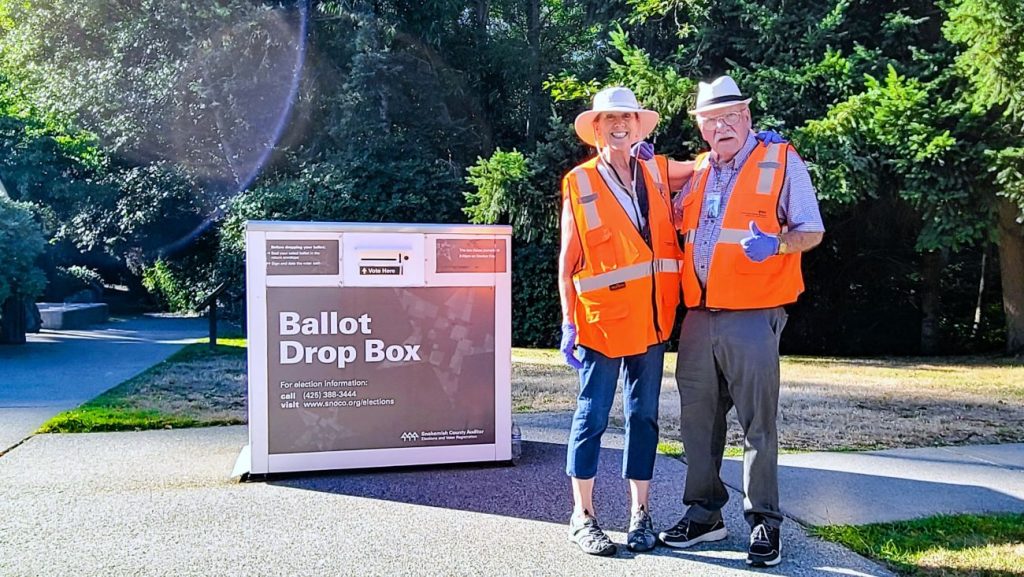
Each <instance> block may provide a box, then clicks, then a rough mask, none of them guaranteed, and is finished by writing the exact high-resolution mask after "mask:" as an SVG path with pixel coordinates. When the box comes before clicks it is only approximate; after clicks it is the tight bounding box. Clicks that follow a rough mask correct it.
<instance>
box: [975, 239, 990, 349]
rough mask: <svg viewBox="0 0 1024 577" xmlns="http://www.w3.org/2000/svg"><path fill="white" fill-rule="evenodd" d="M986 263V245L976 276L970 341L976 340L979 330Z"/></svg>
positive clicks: (982, 250) (983, 247)
mask: <svg viewBox="0 0 1024 577" xmlns="http://www.w3.org/2000/svg"><path fill="white" fill-rule="evenodd" d="M987 262H988V244H987V243H986V244H985V245H984V246H982V247H981V274H979V275H978V298H977V300H976V301H975V304H974V322H973V323H972V324H971V340H972V341H973V340H974V339H976V338H978V331H979V330H980V329H981V299H982V297H984V295H985V272H986V270H987V268H986V266H985V264H986V263H987Z"/></svg>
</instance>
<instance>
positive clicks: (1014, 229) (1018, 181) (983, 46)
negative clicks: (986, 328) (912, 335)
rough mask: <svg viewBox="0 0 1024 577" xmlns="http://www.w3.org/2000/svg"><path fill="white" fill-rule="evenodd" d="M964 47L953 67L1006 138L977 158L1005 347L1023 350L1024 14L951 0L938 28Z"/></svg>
mask: <svg viewBox="0 0 1024 577" xmlns="http://www.w3.org/2000/svg"><path fill="white" fill-rule="evenodd" d="M944 30H945V33H946V35H947V36H948V37H949V38H950V40H952V41H954V42H958V43H959V44H961V45H962V46H963V47H964V51H963V52H962V53H961V54H960V55H959V56H958V58H957V66H958V67H959V69H960V70H961V71H962V72H963V74H964V76H965V78H967V79H969V80H970V82H971V86H972V88H973V93H972V94H971V97H972V98H973V100H974V102H975V104H976V106H977V107H978V108H982V109H988V110H990V111H991V113H992V114H994V115H995V116H996V118H993V120H992V123H993V125H994V126H995V127H996V128H997V129H1001V130H1002V131H1003V134H1004V135H1005V136H1007V137H1009V138H1010V139H1011V140H1012V143H1010V144H1008V145H1003V146H1000V147H993V148H994V149H993V150H992V151H991V152H990V153H989V154H988V155H986V156H984V157H982V158H981V160H982V161H983V162H986V163H987V164H988V166H989V168H990V170H991V171H992V172H993V174H994V176H995V180H996V182H997V184H998V185H999V187H1000V188H999V191H998V201H997V206H998V220H997V223H998V224H997V227H998V243H999V264H1000V272H1001V274H1000V277H1001V279H1002V289H1003V309H1004V311H1005V313H1006V333H1007V334H1006V351H1007V353H1011V354H1014V353H1016V354H1021V353H1024V226H1022V223H1024V216H1022V211H1024V129H1022V128H1021V123H1022V121H1024V12H1022V11H1021V6H1020V3H1019V2H1017V1H1015V0H958V1H954V2H951V4H950V9H949V20H948V22H947V23H946V24H945V27H944Z"/></svg>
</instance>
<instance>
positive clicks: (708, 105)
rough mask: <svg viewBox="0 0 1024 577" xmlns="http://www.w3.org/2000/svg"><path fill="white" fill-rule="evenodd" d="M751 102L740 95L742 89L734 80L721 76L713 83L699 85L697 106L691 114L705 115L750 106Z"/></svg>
mask: <svg viewBox="0 0 1024 577" xmlns="http://www.w3.org/2000/svg"><path fill="white" fill-rule="evenodd" d="M750 100H751V99H750V98H744V97H743V95H742V94H740V88H739V86H736V82H735V81H734V80H733V79H732V78H729V77H728V76H719V77H718V78H716V79H714V80H712V81H711V82H701V83H700V84H698V85H697V106H695V107H694V109H693V110H691V111H690V114H703V113H705V112H711V111H714V110H718V109H719V108H726V107H728V106H734V105H736V104H750Z"/></svg>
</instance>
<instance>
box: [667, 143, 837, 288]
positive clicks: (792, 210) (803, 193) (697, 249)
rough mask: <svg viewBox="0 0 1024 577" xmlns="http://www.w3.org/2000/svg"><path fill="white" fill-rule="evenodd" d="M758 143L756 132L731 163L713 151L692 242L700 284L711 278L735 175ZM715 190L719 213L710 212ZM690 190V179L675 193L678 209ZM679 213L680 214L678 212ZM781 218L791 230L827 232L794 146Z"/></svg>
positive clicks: (784, 185)
mask: <svg viewBox="0 0 1024 577" xmlns="http://www.w3.org/2000/svg"><path fill="white" fill-rule="evenodd" d="M755 146H757V139H756V138H754V136H753V135H750V136H748V137H747V141H746V142H745V143H744V144H743V148H741V149H740V150H739V152H737V153H736V156H734V157H733V158H732V160H730V161H729V162H723V163H720V162H717V161H716V160H715V154H714V153H711V158H710V161H711V162H710V167H709V170H710V172H709V174H708V184H707V188H706V190H705V194H704V206H702V207H701V213H700V214H701V217H700V219H699V221H698V224H697V233H696V235H695V237H694V241H693V247H694V250H693V264H694V266H695V267H696V269H697V278H698V279H699V280H700V284H701V286H704V285H705V284H706V283H707V280H708V269H709V268H711V255H712V254H713V253H714V251H715V243H717V242H718V236H719V235H720V234H721V232H722V219H723V218H724V217H725V211H726V207H727V206H728V204H729V197H731V196H732V189H733V186H734V185H735V184H736V176H737V175H738V174H739V172H740V169H742V168H743V164H744V163H745V162H746V161H747V158H748V157H749V156H750V153H751V152H752V151H753V150H754V147H755ZM715 192H718V193H719V194H721V200H720V201H719V202H720V207H719V210H718V214H717V215H716V216H711V212H709V210H708V208H709V205H710V199H709V197H710V196H711V195H712V194H714V193H715ZM689 193H690V181H687V182H686V184H685V185H684V186H683V190H682V191H681V192H680V193H679V194H678V195H676V203H675V206H676V211H677V212H678V211H679V210H681V207H682V199H683V198H684V197H685V196H686V195H687V194H689ZM676 216H677V217H679V215H678V214H677V215H676ZM778 218H779V222H780V223H782V224H783V225H785V226H787V227H788V228H789V230H796V231H800V232H825V225H824V223H823V222H822V220H821V212H820V211H819V209H818V198H817V196H816V193H815V191H814V185H813V184H811V176H810V174H808V172H807V165H806V164H804V161H803V159H802V158H800V155H798V154H797V153H796V152H795V151H794V150H792V149H790V150H789V151H788V153H787V155H786V175H785V178H784V179H783V181H782V193H781V194H780V196H779V208H778Z"/></svg>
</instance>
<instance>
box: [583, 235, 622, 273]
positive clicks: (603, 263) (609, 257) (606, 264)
mask: <svg viewBox="0 0 1024 577" xmlns="http://www.w3.org/2000/svg"><path fill="white" fill-rule="evenodd" d="M586 243H587V247H588V249H589V250H590V254H589V255H588V256H589V257H590V261H589V262H590V263H591V267H592V270H594V272H604V271H606V270H612V269H614V268H616V263H617V262H618V258H616V257H617V255H616V254H615V243H613V242H612V232H611V231H610V230H608V227H604V226H599V227H597V228H595V229H594V230H588V231H587V239H586Z"/></svg>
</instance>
